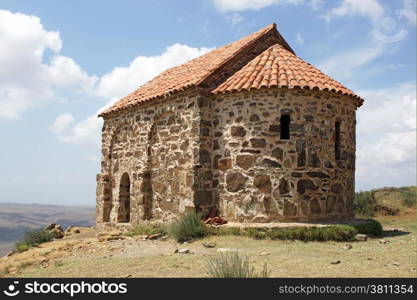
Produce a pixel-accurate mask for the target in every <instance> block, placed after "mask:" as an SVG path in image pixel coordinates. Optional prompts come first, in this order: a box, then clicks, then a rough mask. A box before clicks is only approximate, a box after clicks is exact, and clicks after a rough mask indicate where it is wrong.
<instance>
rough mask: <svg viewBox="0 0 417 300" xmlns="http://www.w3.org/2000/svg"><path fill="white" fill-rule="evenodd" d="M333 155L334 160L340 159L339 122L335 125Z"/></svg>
mask: <svg viewBox="0 0 417 300" xmlns="http://www.w3.org/2000/svg"><path fill="white" fill-rule="evenodd" d="M334 154H335V157H336V160H339V159H340V121H336V123H335V136H334Z"/></svg>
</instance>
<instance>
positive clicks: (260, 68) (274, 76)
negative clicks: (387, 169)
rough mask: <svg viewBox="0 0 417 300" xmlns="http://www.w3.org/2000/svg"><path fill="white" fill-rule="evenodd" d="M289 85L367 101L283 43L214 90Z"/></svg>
mask: <svg viewBox="0 0 417 300" xmlns="http://www.w3.org/2000/svg"><path fill="white" fill-rule="evenodd" d="M263 87H267V88H268V87H278V88H281V87H285V88H288V89H293V88H301V89H311V90H314V89H318V90H321V91H333V92H337V93H341V94H344V95H348V96H352V97H355V98H357V99H358V100H359V101H360V104H361V103H362V102H363V100H362V99H361V98H360V97H359V96H357V95H355V94H354V93H353V92H352V91H351V90H349V89H348V88H346V87H344V86H343V85H342V84H341V83H339V82H337V81H336V80H334V79H332V78H331V77H330V76H327V75H326V74H324V73H323V72H321V71H320V70H318V69H316V68H315V67H314V66H312V65H311V64H309V63H307V62H305V61H304V60H302V59H301V58H299V57H298V56H297V55H295V54H294V53H292V52H290V51H288V50H287V49H285V48H284V47H282V46H281V45H279V44H275V45H272V46H271V47H269V48H268V49H266V50H265V51H264V52H263V53H261V54H260V55H258V56H257V57H256V58H254V59H253V60H252V61H250V62H249V63H248V64H246V65H245V66H244V67H243V68H242V69H240V70H239V71H237V72H236V73H235V74H233V75H232V76H230V77H229V78H228V79H227V80H226V81H225V82H223V83H222V84H220V85H219V86H218V87H217V88H215V89H214V90H213V91H212V93H215V94H216V93H227V92H234V91H242V90H250V89H259V88H263Z"/></svg>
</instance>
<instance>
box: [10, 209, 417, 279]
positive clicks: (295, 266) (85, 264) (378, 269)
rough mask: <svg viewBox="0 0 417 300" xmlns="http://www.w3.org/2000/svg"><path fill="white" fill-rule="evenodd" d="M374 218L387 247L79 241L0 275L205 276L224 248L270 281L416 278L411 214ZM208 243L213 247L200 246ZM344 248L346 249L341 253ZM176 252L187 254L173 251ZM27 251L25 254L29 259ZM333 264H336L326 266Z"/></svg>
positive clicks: (235, 239)
mask: <svg viewBox="0 0 417 300" xmlns="http://www.w3.org/2000/svg"><path fill="white" fill-rule="evenodd" d="M377 219H378V221H380V222H381V223H382V224H383V225H384V229H385V231H384V233H383V236H382V237H381V238H382V239H384V240H386V241H388V243H381V242H380V241H379V239H381V238H379V239H370V240H368V241H366V242H350V243H345V242H300V241H272V240H269V239H266V240H255V239H252V238H248V237H241V236H212V237H208V238H204V239H202V240H197V241H195V242H192V243H187V244H178V243H176V242H175V241H173V240H166V241H161V240H155V241H149V240H147V241H142V240H141V239H134V238H129V239H127V240H124V241H111V242H102V243H97V240H96V239H94V238H85V239H83V240H81V241H77V240H69V241H61V242H59V243H58V242H54V243H47V244H45V245H42V248H38V249H35V250H30V251H43V253H46V252H47V253H48V254H45V255H44V256H45V261H44V262H43V263H40V264H36V265H34V264H32V265H26V264H25V263H22V265H23V266H22V267H20V268H18V269H19V270H18V271H17V272H16V273H14V274H8V275H6V276H13V277H15V276H18V277H206V276H207V274H206V266H205V264H206V262H207V260H209V259H210V257H212V256H214V255H216V254H217V249H218V248H230V249H237V250H238V251H239V252H240V253H243V254H248V255H249V257H250V260H251V262H252V263H253V264H254V266H255V267H256V269H257V270H261V268H262V266H263V264H264V263H267V264H268V268H269V269H270V271H271V274H270V276H271V277H416V238H417V223H416V214H415V213H412V214H405V215H401V216H389V217H388V216H386V217H378V218H377ZM208 241H211V242H215V243H216V244H217V247H215V248H205V247H203V243H204V242H208ZM66 243H67V244H66ZM68 243H69V244H68ZM347 244H349V245H351V246H352V248H351V249H347V247H346V245H347ZM182 248H187V249H189V250H190V251H191V252H193V254H177V253H174V251H175V250H176V249H182ZM30 251H28V253H27V254H25V255H28V256H30V255H33V253H32V254H31V253H30ZM49 253H51V254H49ZM54 253H55V255H54V256H52V254H54ZM59 253H61V254H59ZM19 255H20V254H19ZM335 261H340V263H338V264H332V262H335Z"/></svg>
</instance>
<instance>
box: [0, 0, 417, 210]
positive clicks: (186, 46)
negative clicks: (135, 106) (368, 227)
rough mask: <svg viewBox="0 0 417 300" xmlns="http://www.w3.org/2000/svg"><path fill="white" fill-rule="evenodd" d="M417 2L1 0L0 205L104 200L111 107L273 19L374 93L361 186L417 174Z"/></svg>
mask: <svg viewBox="0 0 417 300" xmlns="http://www.w3.org/2000/svg"><path fill="white" fill-rule="evenodd" d="M415 12H416V3H415V0H386V1H383V0H332V1H330V0H241V1H237V0H201V1H162V0H160V1H155V0H153V1H150V0H148V1H128V0H124V1H117V2H116V1H109V0H101V1H96V0H90V1H80V0H72V1H48V0H44V1H22V0H2V1H1V2H0V136H1V137H2V143H1V147H0V166H1V167H0V190H1V194H0V201H7V202H19V203H24V202H28V203H34V202H36V203H48V204H65V205H80V204H82V205H94V204H95V175H96V173H98V172H99V166H100V130H101V120H100V119H97V118H96V114H97V112H98V111H99V110H101V109H103V107H105V106H107V105H109V104H110V103H112V102H114V101H116V100H117V99H119V98H120V97H122V96H124V95H126V94H128V93H129V92H130V91H132V90H134V89H135V88H137V87H138V86H139V85H141V84H143V83H145V82H146V81H148V80H150V79H151V78H152V77H153V76H156V75H157V74H158V73H159V72H161V71H163V70H165V69H166V68H169V67H172V66H174V65H176V64H180V63H183V62H185V61H187V60H189V59H191V58H194V57H196V56H198V55H201V54H204V53H206V52H207V51H209V50H210V49H212V48H215V47H218V46H221V45H224V44H226V43H229V42H232V41H234V40H237V39H239V38H240V37H243V36H245V35H247V34H250V33H251V32H254V31H256V30H258V29H260V28H261V27H263V26H265V25H268V24H270V23H273V22H275V23H277V26H278V30H279V31H280V32H281V34H282V35H283V36H284V37H285V39H286V40H287V41H288V43H289V44H290V45H291V46H292V48H293V49H294V50H295V52H296V53H297V55H298V56H300V57H301V58H302V59H304V60H306V61H308V62H310V63H312V64H313V65H315V66H316V67H319V68H320V69H321V70H323V71H324V72H326V73H327V74H329V75H331V76H333V77H334V78H335V79H336V80H339V81H341V82H342V83H343V84H345V85H346V86H347V87H349V88H350V89H352V90H354V91H355V92H356V93H358V94H359V95H361V96H362V97H363V98H365V105H364V106H363V107H361V108H360V109H359V111H358V128H357V143H358V151H357V177H356V187H357V190H361V189H370V188H377V187H382V186H403V185H414V184H415V182H416V150H415V149H416V133H415V130H416V13H415Z"/></svg>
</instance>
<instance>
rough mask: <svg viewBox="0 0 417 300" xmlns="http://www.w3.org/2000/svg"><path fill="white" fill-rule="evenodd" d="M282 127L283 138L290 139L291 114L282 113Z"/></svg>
mask: <svg viewBox="0 0 417 300" xmlns="http://www.w3.org/2000/svg"><path fill="white" fill-rule="evenodd" d="M280 128H281V135H280V137H281V140H289V139H290V116H289V115H281V120H280Z"/></svg>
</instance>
